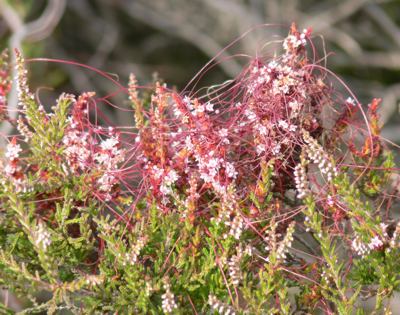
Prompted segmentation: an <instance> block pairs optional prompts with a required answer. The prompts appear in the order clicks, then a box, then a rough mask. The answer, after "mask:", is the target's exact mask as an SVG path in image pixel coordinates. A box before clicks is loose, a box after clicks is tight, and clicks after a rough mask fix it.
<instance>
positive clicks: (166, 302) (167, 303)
mask: <svg viewBox="0 0 400 315" xmlns="http://www.w3.org/2000/svg"><path fill="white" fill-rule="evenodd" d="M164 289H165V293H164V294H163V295H162V296H161V299H162V309H163V311H164V313H165V314H168V313H171V312H172V311H173V310H174V309H176V308H178V305H177V304H176V302H175V296H174V294H173V293H172V292H171V288H170V285H169V284H165V285H164Z"/></svg>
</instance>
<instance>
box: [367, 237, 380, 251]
mask: <svg viewBox="0 0 400 315" xmlns="http://www.w3.org/2000/svg"><path fill="white" fill-rule="evenodd" d="M382 246H383V242H382V240H381V238H380V237H379V236H374V237H373V238H372V239H371V241H370V242H369V244H368V247H369V248H370V249H371V250H372V249H378V248H380V247H382Z"/></svg>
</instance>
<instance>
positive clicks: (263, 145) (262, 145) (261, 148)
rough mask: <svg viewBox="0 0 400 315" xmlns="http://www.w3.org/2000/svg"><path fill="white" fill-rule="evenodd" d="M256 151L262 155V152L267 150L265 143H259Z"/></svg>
mask: <svg viewBox="0 0 400 315" xmlns="http://www.w3.org/2000/svg"><path fill="white" fill-rule="evenodd" d="M256 152H257V154H258V155H260V154H261V153H263V152H265V144H263V143H260V144H259V145H257V147H256Z"/></svg>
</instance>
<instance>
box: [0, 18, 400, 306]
mask: <svg viewBox="0 0 400 315" xmlns="http://www.w3.org/2000/svg"><path fill="white" fill-rule="evenodd" d="M282 44H283V50H282V53H281V54H278V55H275V56H274V57H272V58H254V59H253V60H251V61H250V62H249V63H248V65H247V66H246V67H244V69H243V71H242V73H240V74H239V75H238V76H237V77H236V78H235V79H234V80H232V81H229V82H228V83H225V84H223V85H220V86H219V87H218V88H214V89H209V92H208V93H207V94H205V95H201V96H200V94H199V93H197V94H196V93H191V94H188V93H186V94H185V93H178V92H176V91H174V90H171V89H169V88H168V87H167V86H166V85H165V84H161V83H156V84H155V85H154V89H153V91H152V93H151V94H149V93H148V91H146V90H143V89H139V88H138V85H137V82H136V80H135V77H134V76H133V75H132V76H131V78H130V82H129V86H128V87H127V88H126V89H124V91H126V93H127V94H128V96H129V100H130V102H131V104H132V108H133V109H132V112H133V115H134V117H135V125H134V126H133V127H132V128H131V129H126V128H124V127H118V126H116V127H113V126H106V125H105V124H99V123H98V120H97V114H98V110H97V103H96V102H97V101H99V100H100V98H96V95H95V93H93V92H86V93H83V94H81V95H80V96H78V97H75V96H73V95H68V94H62V95H61V96H60V97H59V99H58V100H57V102H56V104H55V106H54V107H53V108H52V112H51V113H48V112H46V111H45V110H44V108H43V106H41V105H40V103H39V102H38V100H37V99H35V97H34V95H33V94H32V92H30V90H29V87H28V84H27V74H26V70H25V64H24V60H23V58H22V56H21V55H20V54H19V53H18V52H16V54H17V55H16V57H17V58H16V60H17V61H16V67H17V71H18V77H17V79H16V80H15V82H14V84H16V85H17V88H18V100H19V108H20V110H19V112H20V116H19V117H18V120H17V121H13V120H12V119H10V118H9V117H8V116H7V109H6V107H7V101H6V98H7V94H8V93H9V89H10V81H11V79H10V71H9V66H8V63H7V56H6V54H5V53H4V54H3V57H2V60H1V63H0V64H1V73H0V77H1V81H0V93H1V95H0V105H1V110H2V111H1V116H2V119H3V120H7V121H8V122H9V123H11V124H13V125H15V127H16V128H17V129H18V135H15V136H13V137H9V138H8V140H7V141H8V144H7V147H6V149H5V154H4V158H3V160H2V164H1V173H0V200H1V208H0V246H1V250H0V283H1V284H2V285H3V286H4V287H5V288H7V289H8V290H10V291H12V292H14V293H15V294H17V295H19V296H21V297H24V298H28V299H29V300H30V301H31V302H30V305H29V306H27V308H26V309H25V310H24V311H23V312H22V313H26V314H30V313H37V312H41V311H47V312H48V313H50V314H51V313H57V312H59V311H60V310H65V309H67V310H69V311H70V312H72V313H77V314H82V313H84V314H86V313H90V314H92V313H98V314H102V313H115V314H147V313H148V314H160V313H162V312H164V313H175V314H189V313H193V314H203V313H211V314H217V313H218V314H266V313H268V314H292V313H296V312H297V313H298V314H300V313H302V312H303V313H304V312H306V313H317V312H319V311H324V312H326V313H327V314H333V313H338V314H352V313H354V312H355V310H357V314H363V304H362V301H363V300H365V299H367V298H370V297H374V298H375V303H376V304H375V305H376V307H375V311H376V312H380V311H382V310H386V311H387V312H389V311H388V309H387V307H386V303H387V302H389V300H390V298H391V297H392V296H393V293H394V292H395V291H398V290H399V285H400V279H399V271H400V252H399V237H400V236H399V233H400V224H398V223H397V222H396V221H394V220H393V218H392V213H393V209H394V206H393V205H394V204H395V202H397V200H396V194H397V193H398V191H397V190H396V189H397V188H396V187H395V184H396V182H395V179H394V176H395V175H396V171H397V169H396V168H395V165H394V161H393V160H394V159H393V155H392V153H391V152H390V151H389V149H388V148H387V145H386V144H385V141H384V139H382V138H381V137H380V134H379V133H380V125H379V117H378V107H379V100H378V99H374V100H372V102H371V104H370V105H369V107H368V111H367V112H364V111H363V106H362V105H361V104H360V103H359V102H358V101H357V100H356V98H355V96H354V95H353V93H352V92H351V91H350V90H349V89H348V88H347V87H346V86H345V85H343V86H342V87H341V88H340V87H339V88H338V87H337V82H339V83H342V81H341V80H340V79H339V78H337V77H335V76H334V74H333V73H332V72H330V71H329V70H328V69H326V68H325V67H324V66H323V64H322V61H321V62H319V61H318V56H317V54H316V52H315V49H314V46H313V42H312V40H311V32H310V30H304V31H302V32H299V31H298V30H297V29H296V28H295V26H294V25H293V26H292V28H291V31H290V33H289V35H288V37H287V38H286V39H284V40H283V41H282ZM308 46H309V47H311V49H307V47H308ZM321 60H323V58H322V59H321ZM335 80H336V83H335ZM343 88H344V89H345V90H346V91H347V92H346V93H348V94H349V95H350V97H346V95H345V94H343V93H340V90H343ZM196 95H197V97H196ZM126 130H130V131H126ZM40 292H46V293H47V296H48V299H47V300H38V293H40ZM2 311H3V312H4V313H12V310H10V309H8V308H7V305H3V306H2Z"/></svg>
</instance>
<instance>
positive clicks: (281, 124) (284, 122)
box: [278, 120, 289, 130]
mask: <svg viewBox="0 0 400 315" xmlns="http://www.w3.org/2000/svg"><path fill="white" fill-rule="evenodd" d="M278 126H279V127H281V128H283V129H285V130H286V129H288V128H289V124H288V123H287V122H286V121H284V120H278Z"/></svg>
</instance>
